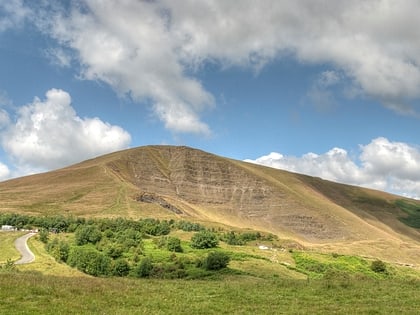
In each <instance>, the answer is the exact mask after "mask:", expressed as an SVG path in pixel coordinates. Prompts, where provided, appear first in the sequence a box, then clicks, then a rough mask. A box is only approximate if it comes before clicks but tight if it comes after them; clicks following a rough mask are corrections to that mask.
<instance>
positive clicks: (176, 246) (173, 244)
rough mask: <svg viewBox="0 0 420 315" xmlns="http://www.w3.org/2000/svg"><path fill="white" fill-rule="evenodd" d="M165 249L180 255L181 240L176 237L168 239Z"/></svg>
mask: <svg viewBox="0 0 420 315" xmlns="http://www.w3.org/2000/svg"><path fill="white" fill-rule="evenodd" d="M166 248H167V249H168V250H169V251H171V252H177V253H182V247H181V240H180V239H179V238H177V237H168V239H167V242H166Z"/></svg>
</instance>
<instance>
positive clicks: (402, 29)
mask: <svg viewBox="0 0 420 315" xmlns="http://www.w3.org/2000/svg"><path fill="white" fill-rule="evenodd" d="M15 3H20V2H19V1H15ZM71 3H72V4H71V5H70V8H59V7H54V9H51V6H48V7H44V8H43V9H42V10H38V11H37V12H36V14H33V16H35V17H36V19H35V21H36V24H37V25H38V27H39V28H40V29H42V30H43V31H44V32H46V33H47V34H49V35H50V36H51V37H52V38H54V39H55V40H56V42H57V45H58V46H59V47H56V48H52V49H51V50H49V54H50V55H51V54H54V52H56V54H57V56H56V58H55V59H56V60H57V61H60V60H61V61H62V63H63V65H67V66H68V65H69V64H70V61H69V60H70V59H69V57H71V58H72V60H73V61H74V62H76V63H77V64H79V66H80V73H79V75H80V77H81V78H84V79H88V80H101V81H104V82H106V83H108V84H109V85H110V86H112V87H113V88H114V89H115V90H116V91H117V92H118V93H121V94H128V95H130V96H131V97H132V98H133V99H135V100H137V101H139V102H142V101H146V102H150V103H151V104H152V105H151V106H152V109H153V112H154V114H155V115H156V116H157V117H158V118H159V119H160V120H161V121H162V122H163V123H164V125H165V126H166V128H168V129H170V130H172V131H175V132H190V133H197V134H208V133H210V127H209V126H208V125H207V124H206V123H205V122H203V120H202V118H201V115H202V113H203V111H206V110H208V109H210V108H212V106H214V103H215V98H214V96H213V95H212V94H211V93H210V92H209V91H207V90H206V87H205V86H203V84H202V83H201V82H200V81H199V80H198V79H197V73H198V72H199V71H200V69H201V68H202V67H204V66H205V65H206V64H207V63H212V64H215V65H218V66H220V69H221V70H223V69H226V68H229V67H243V68H246V69H249V70H250V71H254V72H258V71H259V70H260V69H262V68H263V67H264V66H266V65H267V64H269V63H270V62H273V61H275V60H277V59H279V58H285V57H287V58H294V59H296V60H298V61H299V62H301V63H303V64H315V65H324V66H326V67H327V68H328V67H330V69H329V70H328V69H327V72H325V73H324V74H322V75H321V76H324V79H325V75H328V74H330V75H333V74H336V73H339V74H340V75H339V76H335V77H331V76H330V77H329V78H330V79H334V80H336V81H340V82H342V83H343V84H344V89H345V92H346V95H352V96H353V97H355V96H357V97H367V98H372V99H375V100H377V101H378V102H380V103H381V104H382V105H383V106H385V107H387V108H389V109H391V110H393V111H396V112H398V113H402V114H413V113H417V111H418V109H419V99H420V89H419V88H418V87H419V86H420V42H419V41H418V38H419V36H420V34H419V30H420V19H419V18H418V14H417V13H418V12H419V11H420V2H418V1H416V0H406V1H398V0H379V1H378V0H366V1H358V0H353V1H352V0H346V1H344V0H337V1H324V0H319V1H313V0H304V1H278V0H266V1H256V0H245V1H240V2H237V1H224V0H213V1H212V0H209V1H190V0H161V1H137V0H132V1H130V0H123V1H117V0H109V1H100V0H85V1H75V2H71ZM17 12H19V11H17ZM66 51H67V53H70V54H71V56H65V55H64V54H63V53H64V52H66ZM325 83H327V84H330V86H331V84H337V82H324V84H325ZM326 87H327V86H325V85H322V83H321V84H319V83H314V87H313V88H312V89H311V90H310V91H309V95H310V96H311V98H313V100H314V102H315V103H325V104H326V105H329V104H331V101H332V100H333V95H330V93H331V92H330V91H329V90H327V91H325V88H326ZM318 105H319V104H318Z"/></svg>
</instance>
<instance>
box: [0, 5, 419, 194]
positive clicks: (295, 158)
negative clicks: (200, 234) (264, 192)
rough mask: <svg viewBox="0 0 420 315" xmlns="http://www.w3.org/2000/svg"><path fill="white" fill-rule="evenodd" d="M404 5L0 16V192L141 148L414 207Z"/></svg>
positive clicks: (39, 10)
mask: <svg viewBox="0 0 420 315" xmlns="http://www.w3.org/2000/svg"><path fill="white" fill-rule="evenodd" d="M418 12H420V4H419V3H418V1H414V0H413V1H409V0H407V1H403V2H401V1H397V0H395V1H391V0H388V1H385V0H382V1H376V0H375V1H373V0H372V1H370V0H367V1H321V0H320V1H277V0H276V1H274V0H273V1H271V0H264V1H251V0H249V1H245V0H243V1H223V0H220V1H216V0H214V1H210V0H209V1H200V2H197V1H186V0H182V1H181V0H171V1H169V0H161V1H134V0H133V1H130V0H124V1H112V0H109V1H99V0H77V1H76V0H75V1H62V2H59V1H57V2H55V3H54V4H53V5H52V4H49V3H48V1H24V0H11V1H8V2H5V3H3V2H2V3H0V180H5V179H8V178H12V177H17V176H22V175H26V174H31V173H36V172H42V171H47V170H51V169H55V168H59V167H63V166H67V165H69V164H72V163H76V162H79V161H81V160H84V159H87V158H91V157H94V156H98V155H101V154H105V153H108V152H112V151H116V150H120V149H125V148H129V147H136V146H142V145H148V144H174V145H188V146H191V147H196V148H200V149H203V150H205V151H208V152H212V153H215V154H218V155H222V156H227V157H231V158H235V159H240V160H247V161H250V162H254V163H261V164H265V165H268V166H273V167H278V168H282V169H287V170H291V171H295V172H299V173H306V174H310V175H314V176H320V177H322V178H326V179H330V180H334V181H339V182H344V183H350V184H355V185H362V186H366V187H372V188H376V189H380V190H385V191H389V192H393V193H397V194H401V195H407V196H411V197H416V198H419V197H420V140H419V134H420V124H419V122H420V42H419V38H420V22H419V20H418Z"/></svg>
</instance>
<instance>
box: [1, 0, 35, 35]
mask: <svg viewBox="0 0 420 315" xmlns="http://www.w3.org/2000/svg"><path fill="white" fill-rule="evenodd" d="M29 13H30V10H29V9H28V8H26V7H25V6H24V3H23V0H7V1H2V2H0V32H2V31H5V30H7V29H9V28H15V27H19V26H20V25H21V24H22V23H23V21H24V20H25V18H26V17H27V16H28V15H29Z"/></svg>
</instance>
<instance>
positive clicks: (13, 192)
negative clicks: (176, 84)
mask: <svg viewBox="0 0 420 315" xmlns="http://www.w3.org/2000/svg"><path fill="white" fill-rule="evenodd" d="M419 209H420V202H418V201H415V200H410V199H404V200H403V199H402V198H401V197H398V196H394V195H391V194H386V193H383V192H379V191H374V190H369V189H364V188H359V187H354V186H349V185H343V184H337V183H333V182H329V181H325V180H322V179H319V178H314V177H310V176H304V175H300V174H295V173H290V172H286V171H282V170H277V169H272V168H268V167H263V166H258V165H254V164H249V163H245V162H241V161H236V160H231V159H228V158H223V157H219V156H215V155H212V154H209V153H206V152H203V151H200V150H196V149H192V148H188V147H174V146H147V147H140V148H134V149H129V150H125V151H120V152H115V153H112V154H108V155H105V156H102V157H98V158H95V159H92V160H88V161H85V162H82V163H79V164H76V165H73V166H69V167H67V168H63V169H60V170H56V171H52V172H47V173H43V174H37V175H32V176H27V177H22V178H18V179H13V180H9V181H5V182H2V183H0V211H2V212H20V213H27V214H36V215H50V214H57V213H60V214H63V215H67V214H72V215H76V216H86V217H92V216H93V217H105V216H108V217H117V216H125V217H130V218H140V217H156V218H166V219H169V218H187V219H188V220H191V221H201V222H207V223H210V224H220V225H228V226H231V227H234V228H238V229H241V228H252V229H256V230H261V231H267V232H271V233H274V234H276V235H278V236H279V237H280V238H282V239H293V240H295V241H297V242H299V243H301V244H303V245H304V246H308V247H318V248H320V249H324V250H329V251H338V252H345V253H359V254H362V255H369V256H379V257H382V258H384V259H388V260H401V261H404V262H407V263H415V262H417V261H418V259H419V258H420V254H419V253H420V250H419V249H420V246H419V242H420V229H419V226H418V225H417V223H418V212H419ZM402 218H405V219H402ZM390 248H391V249H392V250H390Z"/></svg>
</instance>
